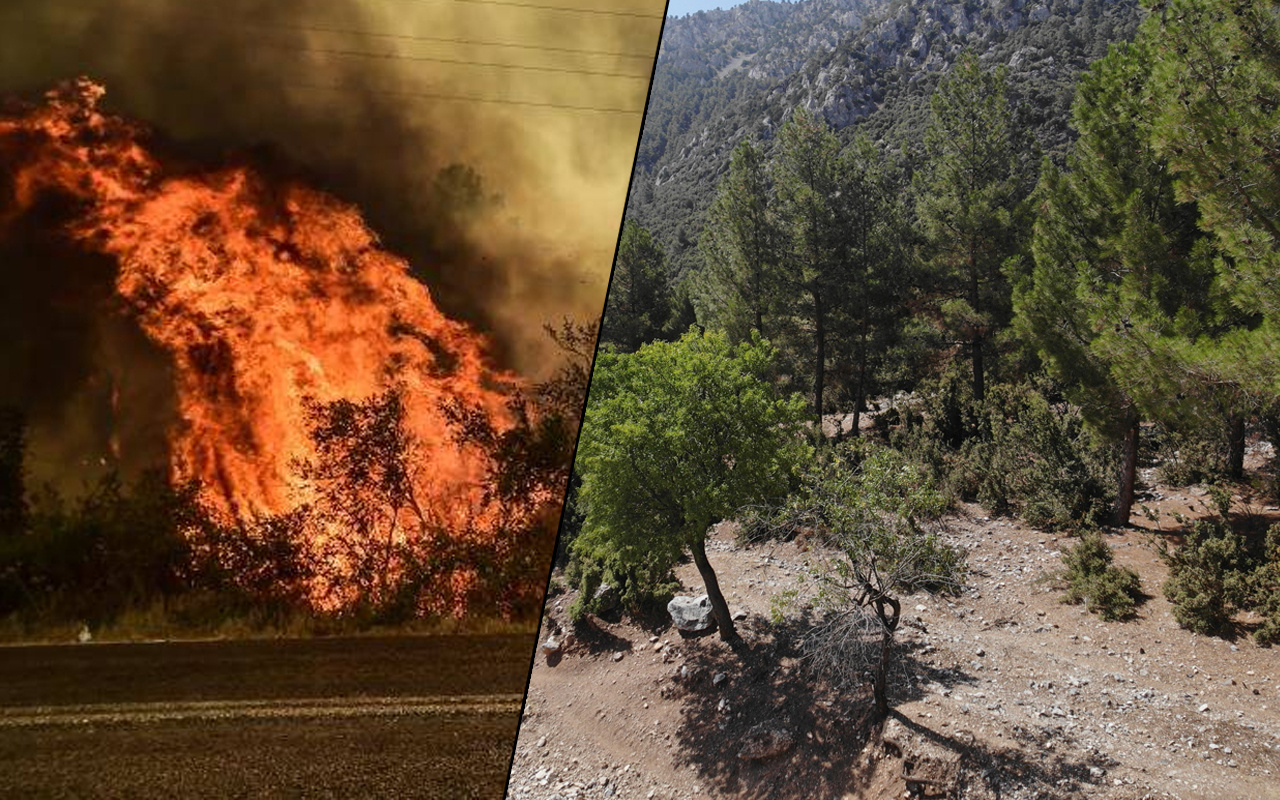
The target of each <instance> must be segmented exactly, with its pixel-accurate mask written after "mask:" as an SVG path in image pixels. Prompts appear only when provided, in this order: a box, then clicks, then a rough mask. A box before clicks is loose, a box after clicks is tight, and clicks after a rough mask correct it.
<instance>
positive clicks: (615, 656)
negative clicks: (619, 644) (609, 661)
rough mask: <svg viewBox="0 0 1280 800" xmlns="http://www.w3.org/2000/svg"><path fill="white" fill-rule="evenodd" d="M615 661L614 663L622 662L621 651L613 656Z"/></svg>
mask: <svg viewBox="0 0 1280 800" xmlns="http://www.w3.org/2000/svg"><path fill="white" fill-rule="evenodd" d="M613 660H614V661H621V660H622V652H621V651H619V652H617V653H614V654H613Z"/></svg>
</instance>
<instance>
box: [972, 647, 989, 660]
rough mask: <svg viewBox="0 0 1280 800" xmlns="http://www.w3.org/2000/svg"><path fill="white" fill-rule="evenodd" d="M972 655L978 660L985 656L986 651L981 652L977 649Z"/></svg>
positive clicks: (980, 649) (981, 650)
mask: <svg viewBox="0 0 1280 800" xmlns="http://www.w3.org/2000/svg"><path fill="white" fill-rule="evenodd" d="M973 654H974V655H975V656H977V657H978V658H982V657H983V656H985V655H986V654H987V651H986V650H983V649H982V648H981V647H979V648H978V649H977V650H974V651H973Z"/></svg>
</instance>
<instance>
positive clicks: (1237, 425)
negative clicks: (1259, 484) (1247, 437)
mask: <svg viewBox="0 0 1280 800" xmlns="http://www.w3.org/2000/svg"><path fill="white" fill-rule="evenodd" d="M1227 424H1228V425H1229V426H1230V440H1229V444H1228V447H1227V476H1228V477H1229V478H1231V479H1232V480H1237V481H1238V480H1240V479H1241V478H1243V477H1244V415H1243V414H1231V415H1230V416H1228V417H1227Z"/></svg>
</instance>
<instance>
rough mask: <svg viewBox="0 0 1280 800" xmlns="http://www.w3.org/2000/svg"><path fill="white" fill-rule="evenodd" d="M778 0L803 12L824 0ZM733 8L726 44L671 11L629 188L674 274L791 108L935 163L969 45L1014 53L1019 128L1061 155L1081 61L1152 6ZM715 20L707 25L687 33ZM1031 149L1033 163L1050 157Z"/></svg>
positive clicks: (846, 133) (1066, 0)
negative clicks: (746, 144) (950, 81)
mask: <svg viewBox="0 0 1280 800" xmlns="http://www.w3.org/2000/svg"><path fill="white" fill-rule="evenodd" d="M770 5H774V4H764V6H765V7H767V6H770ZM777 5H780V6H782V8H783V9H795V11H790V10H786V11H779V13H795V12H796V11H798V10H799V9H796V6H813V5H814V4H813V3H811V2H810V3H802V4H791V5H789V6H788V5H784V4H777ZM819 5H820V4H819ZM1032 8H1035V9H1036V11H1035V13H1030V9H1032ZM763 10H764V9H763V8H761V9H758V10H757V11H763ZM819 10H820V9H818V8H814V9H811V11H814V12H818V11H819ZM694 16H696V15H694ZM724 17H731V18H733V23H732V25H731V26H730V25H729V23H728V22H727V21H726V22H722V23H720V24H721V25H725V26H729V28H728V30H727V31H726V32H724V33H723V34H722V38H723V42H721V43H720V44H715V43H714V42H715V41H718V40H717V39H716V38H715V36H714V35H713V33H712V31H717V30H718V29H717V28H716V26H715V23H714V22H713V18H712V17H711V16H708V17H707V19H706V21H705V23H702V22H699V21H697V20H695V19H694V17H690V18H686V19H684V20H680V19H676V20H672V21H671V22H670V23H669V26H668V30H669V31H670V32H671V34H670V35H669V36H668V39H670V37H671V36H675V37H676V41H675V42H674V43H672V42H670V41H668V42H664V45H663V54H662V56H661V57H660V58H659V60H658V64H657V69H656V71H655V73H654V84H653V91H652V93H651V97H652V100H651V102H650V105H649V108H648V111H647V113H646V116H645V121H644V129H643V133H642V136H641V141H640V151H639V157H638V159H637V162H636V170H635V185H636V187H637V188H636V190H635V191H633V192H632V194H631V196H630V197H629V198H628V205H627V207H628V215H629V216H630V217H631V218H633V219H634V220H635V221H636V222H638V223H640V224H642V225H644V226H645V227H647V228H649V229H650V230H651V231H652V232H653V235H654V236H655V237H656V238H657V239H658V240H659V241H660V242H661V244H662V246H663V247H664V248H665V250H666V251H667V256H668V262H669V266H670V268H671V270H672V274H673V275H675V276H676V277H683V276H684V275H685V274H686V273H687V272H690V271H695V270H696V269H698V267H699V263H698V260H697V248H696V244H697V240H698V234H699V231H700V230H701V229H702V227H703V225H704V223H705V220H706V217H705V214H706V213H707V210H708V208H709V207H710V205H711V202H712V200H713V198H714V193H715V187H716V184H717V182H718V181H720V180H721V179H722V178H723V176H724V174H725V172H726V171H727V169H728V163H729V160H730V154H731V152H732V151H733V149H734V147H735V146H736V145H737V144H738V143H739V142H740V141H741V140H743V139H749V140H753V141H755V142H756V143H757V144H758V145H759V146H761V147H762V148H763V149H765V150H766V151H767V152H768V153H769V154H770V155H772V154H773V148H774V144H775V142H776V135H777V133H778V130H779V128H780V127H781V125H782V123H783V121H785V120H786V119H788V118H789V116H790V114H791V113H792V112H793V111H794V109H796V108H798V107H804V108H806V109H811V110H813V111H814V113H815V114H816V115H817V116H819V117H822V118H824V119H826V120H827V121H829V122H830V123H831V124H832V126H833V127H834V129H835V133H836V135H837V136H838V137H839V138H840V139H841V141H842V142H843V143H846V144H847V143H849V142H851V141H852V140H853V139H854V138H856V137H858V136H866V137H867V138H869V139H871V140H872V141H874V142H883V143H885V145H886V146H887V147H888V148H889V149H891V150H893V151H895V154H896V155H898V156H900V157H901V159H902V161H903V162H904V163H905V164H906V165H907V167H908V168H914V167H915V166H917V165H918V164H920V163H923V158H922V156H923V152H922V150H923V145H924V134H925V130H926V128H927V126H928V122H929V117H930V98H931V96H932V94H933V92H934V90H935V89H936V88H937V85H938V81H939V80H940V78H941V76H942V75H944V74H945V73H946V71H947V70H949V69H950V68H951V66H952V65H953V64H954V62H955V60H956V58H957V57H958V55H959V54H960V53H962V52H964V51H965V50H969V51H972V52H976V53H981V54H982V61H983V63H984V64H1004V65H1007V66H1008V68H1009V70H1010V75H1011V76H1012V79H1011V81H1010V82H1009V86H1008V91H1009V101H1010V105H1011V107H1012V108H1013V113H1014V116H1015V119H1016V120H1017V123H1018V126H1019V128H1020V129H1021V130H1022V131H1025V132H1027V134H1028V135H1030V136H1031V137H1032V138H1034V139H1035V140H1036V141H1037V142H1038V143H1039V146H1040V148H1041V149H1042V150H1043V151H1044V152H1045V153H1046V154H1047V155H1050V156H1052V157H1053V158H1054V159H1055V160H1056V161H1058V162H1059V163H1060V162H1061V160H1062V158H1064V157H1065V153H1066V151H1067V149H1068V148H1069V147H1070V144H1071V141H1072V139H1073V135H1072V133H1071V131H1070V129H1069V126H1068V119H1069V107H1070V105H1071V102H1072V98H1073V96H1074V91H1075V84H1076V82H1077V81H1078V79H1079V76H1080V74H1081V73H1082V72H1083V71H1084V70H1085V69H1086V68H1087V67H1088V65H1089V64H1090V63H1092V62H1093V61H1094V60H1096V59H1098V58H1100V57H1101V56H1103V55H1104V54H1105V53H1106V51H1107V48H1108V46H1109V45H1110V44H1112V43H1114V42H1120V41H1129V40H1132V38H1133V36H1134V35H1135V32H1136V29H1137V25H1138V21H1139V19H1140V14H1139V10H1138V3H1137V2H1136V0H1050V1H1049V2H1045V3H1036V4H1026V5H1024V4H1021V3H1005V2H999V0H967V2H963V3H958V2H950V1H949V0H911V2H906V0H888V1H887V2H882V1H879V0H872V2H867V3H865V4H862V8H861V9H860V10H859V16H858V17H857V19H856V20H855V21H853V22H852V24H849V23H847V22H844V21H842V20H841V19H837V18H835V17H827V18H825V19H824V18H822V17H821V14H817V15H816V16H815V17H812V18H806V19H805V20H804V22H803V24H802V25H799V24H797V25H792V26H789V27H788V28H787V30H786V32H785V35H784V34H779V33H778V32H777V31H775V25H774V24H773V21H772V20H763V19H754V18H753V17H752V15H751V14H748V13H747V11H746V10H745V9H744V7H742V6H738V7H735V8H734V9H731V10H729V11H726V12H724ZM715 19H723V17H717V18H715ZM797 22H799V20H797ZM703 25H705V27H706V28H707V29H708V30H707V32H706V33H705V34H700V33H699V34H691V33H686V32H685V31H686V27H692V28H695V29H699V30H700V29H701V28H702V27H703ZM733 63H740V64H741V66H740V67H739V68H731V67H730V65H731V64H733ZM1027 155H1028V156H1029V157H1030V163H1031V166H1032V167H1034V166H1035V164H1036V162H1037V161H1038V156H1035V155H1032V154H1027Z"/></svg>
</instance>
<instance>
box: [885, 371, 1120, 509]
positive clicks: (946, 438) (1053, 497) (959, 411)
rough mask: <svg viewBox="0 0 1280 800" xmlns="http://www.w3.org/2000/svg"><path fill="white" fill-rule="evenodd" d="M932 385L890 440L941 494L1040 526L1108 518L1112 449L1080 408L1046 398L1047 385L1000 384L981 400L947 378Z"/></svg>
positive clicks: (1111, 491)
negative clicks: (928, 475)
mask: <svg viewBox="0 0 1280 800" xmlns="http://www.w3.org/2000/svg"><path fill="white" fill-rule="evenodd" d="M948 386H950V387H951V388H948ZM934 388H935V390H931V391H930V393H929V394H928V395H927V397H928V399H927V400H926V402H925V403H924V407H923V413H921V414H918V415H916V414H908V415H906V419H905V422H904V424H903V426H902V428H901V429H900V431H899V432H898V433H897V434H896V435H895V436H894V437H893V441H894V444H895V446H897V447H898V448H899V449H901V450H902V451H903V452H904V453H907V454H909V455H910V456H911V457H912V458H913V459H915V460H917V461H919V462H920V463H922V464H924V465H926V466H927V467H928V468H929V470H930V471H931V473H932V475H933V477H934V478H935V480H937V481H938V482H939V484H940V485H941V486H942V487H944V491H946V492H949V493H952V494H954V495H955V496H957V497H960V498H963V499H966V500H974V501H977V502H979V503H981V504H982V505H984V506H986V507H987V508H988V509H990V510H991V511H992V512H993V513H995V514H1016V515H1017V516H1019V517H1021V518H1022V519H1024V520H1026V521H1027V522H1028V523H1030V524H1032V525H1035V526H1037V527H1043V528H1071V527H1080V528H1090V527H1093V526H1095V525H1097V524H1099V523H1100V522H1101V521H1102V520H1103V519H1104V518H1105V517H1106V515H1107V514H1108V512H1109V510H1110V508H1111V506H1112V504H1113V503H1114V497H1115V495H1114V492H1115V489H1114V486H1113V483H1114V481H1113V477H1114V473H1115V470H1116V460H1117V459H1116V453H1115V452H1114V449H1113V448H1110V447H1106V446H1103V445H1101V444H1099V443H1098V442H1097V441H1096V439H1095V437H1094V436H1093V435H1092V434H1091V433H1090V432H1089V431H1088V430H1087V429H1086V428H1085V426H1084V421H1083V418H1082V417H1081V415H1080V413H1079V411H1078V410H1077V409H1074V408H1071V407H1069V406H1067V405H1065V404H1063V403H1050V402H1049V400H1047V399H1046V396H1045V395H1046V394H1047V388H1046V387H1036V386H1032V385H1013V384H997V385H995V386H993V387H991V389H990V390H989V391H988V393H987V397H986V399H985V400H984V401H983V402H982V403H977V402H974V401H973V400H972V399H970V398H968V397H967V396H966V395H965V393H964V391H963V388H962V387H957V386H951V382H948V381H945V380H944V381H943V385H942V386H941V387H940V388H939V387H934Z"/></svg>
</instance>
